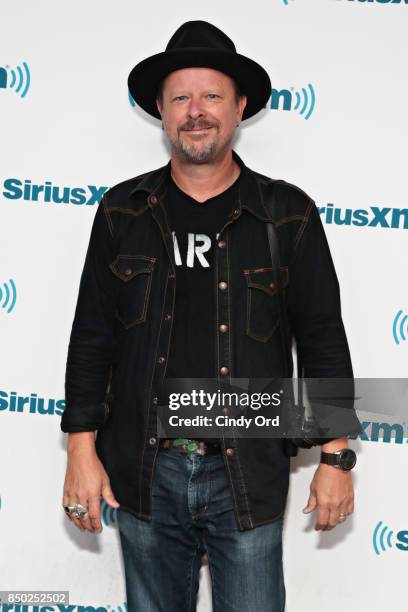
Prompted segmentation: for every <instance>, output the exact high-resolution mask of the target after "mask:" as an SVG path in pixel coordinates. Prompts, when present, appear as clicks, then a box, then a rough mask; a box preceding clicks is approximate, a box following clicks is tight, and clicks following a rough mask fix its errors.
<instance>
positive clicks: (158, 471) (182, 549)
mask: <svg viewBox="0 0 408 612" xmlns="http://www.w3.org/2000/svg"><path fill="white" fill-rule="evenodd" d="M117 519H118V527H119V534H120V542H121V548H122V554H123V560H124V568H125V578H126V596H127V603H128V610H129V612H195V610H196V601H197V592H198V587H199V576H198V575H199V571H200V567H201V556H202V555H203V554H204V553H207V557H208V564H209V570H210V574H211V582H212V602H213V612H283V611H284V608H285V595H286V592H285V584H284V577H283V565H282V527H283V516H282V517H280V518H279V519H277V520H275V521H273V522H271V523H267V524H265V525H260V526H259V527H255V528H254V529H250V530H247V531H239V530H238V527H237V525H236V520H235V516H234V509H233V502H232V498H231V493H230V488H229V484H228V481H227V477H226V473H225V466H224V460H223V457H222V455H221V454H219V455H195V454H184V453H181V452H179V451H177V450H175V449H171V448H169V449H160V450H159V453H158V455H157V460H156V468H155V474H154V479H153V485H152V520H151V522H146V521H143V520H141V519H138V518H137V517H136V516H135V515H134V514H132V513H130V512H129V511H127V510H122V509H121V508H119V509H118V510H117Z"/></svg>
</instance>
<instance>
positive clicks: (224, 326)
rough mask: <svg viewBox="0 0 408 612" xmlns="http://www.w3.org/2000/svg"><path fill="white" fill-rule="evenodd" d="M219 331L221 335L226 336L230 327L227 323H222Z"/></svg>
mask: <svg viewBox="0 0 408 612" xmlns="http://www.w3.org/2000/svg"><path fill="white" fill-rule="evenodd" d="M218 329H219V330H220V332H221V333H223V334H224V333H225V332H226V331H228V325H225V323H221V325H220V326H219V327H218Z"/></svg>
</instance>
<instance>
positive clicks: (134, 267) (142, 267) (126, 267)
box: [109, 255, 156, 281]
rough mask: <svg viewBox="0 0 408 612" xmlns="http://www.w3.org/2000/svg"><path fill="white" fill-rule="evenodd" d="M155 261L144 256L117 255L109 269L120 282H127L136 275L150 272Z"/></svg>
mask: <svg viewBox="0 0 408 612" xmlns="http://www.w3.org/2000/svg"><path fill="white" fill-rule="evenodd" d="M155 261H156V258H155V257H147V256H146V255H118V256H117V257H116V259H115V260H114V261H113V262H112V263H111V264H109V267H110V269H111V270H112V272H113V273H114V274H116V276H118V277H119V278H120V279H121V280H123V281H129V280H131V279H132V278H133V277H134V276H136V274H142V273H146V272H151V271H152V269H153V266H154V262H155Z"/></svg>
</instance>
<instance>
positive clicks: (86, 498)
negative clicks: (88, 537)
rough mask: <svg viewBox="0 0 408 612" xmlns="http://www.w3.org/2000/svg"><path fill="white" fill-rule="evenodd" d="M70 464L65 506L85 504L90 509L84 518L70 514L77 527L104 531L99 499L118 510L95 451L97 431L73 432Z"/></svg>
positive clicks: (70, 437) (69, 452)
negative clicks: (95, 433) (95, 432)
mask: <svg viewBox="0 0 408 612" xmlns="http://www.w3.org/2000/svg"><path fill="white" fill-rule="evenodd" d="M67 456H68V463H67V470H66V474H65V482H64V494H63V501H62V503H63V505H64V506H68V505H73V504H78V503H79V504H82V505H83V506H85V507H87V508H88V513H87V514H85V516H84V518H82V519H79V518H77V517H76V516H75V515H74V514H73V513H70V514H67V516H68V518H69V519H70V520H71V521H72V522H73V523H75V525H76V526H77V527H78V528H79V529H81V530H82V531H84V530H85V529H86V530H88V531H92V532H99V533H100V532H101V531H102V523H101V507H100V496H101V495H102V497H103V499H104V500H105V502H106V503H107V504H108V505H109V506H111V507H112V508H118V507H119V506H120V504H119V502H117V501H116V499H115V497H114V495H113V492H112V489H111V487H110V481H109V477H108V475H107V473H106V471H105V469H104V467H103V465H102V463H101V461H100V459H99V458H98V455H97V453H96V450H95V438H94V432H78V433H70V434H69V440H68V455H67Z"/></svg>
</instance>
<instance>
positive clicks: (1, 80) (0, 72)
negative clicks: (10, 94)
mask: <svg viewBox="0 0 408 612" xmlns="http://www.w3.org/2000/svg"><path fill="white" fill-rule="evenodd" d="M30 81H31V79H30V70H29V68H28V66H27V63H26V62H22V65H21V66H17V67H16V69H14V68H10V66H5V67H3V66H0V89H14V91H15V92H16V93H17V94H19V95H20V96H21V97H22V98H24V97H25V96H26V94H27V91H28V89H29V87H30Z"/></svg>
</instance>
